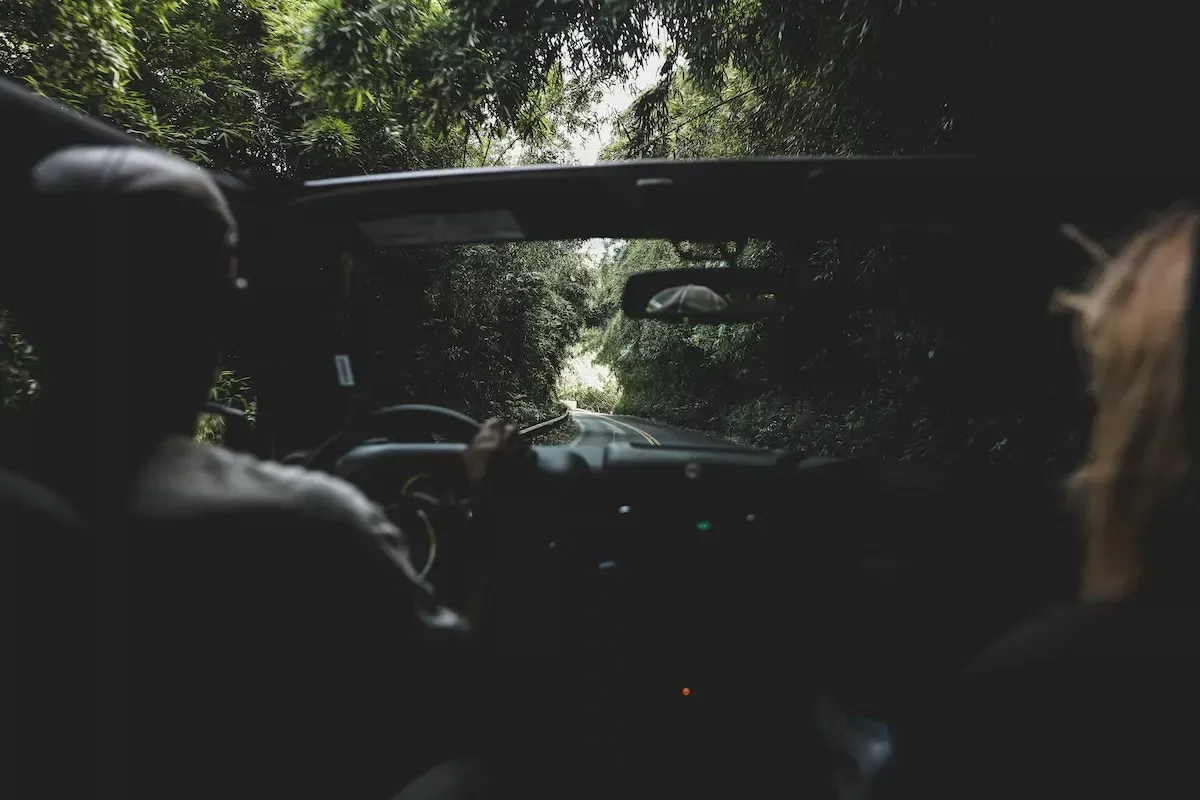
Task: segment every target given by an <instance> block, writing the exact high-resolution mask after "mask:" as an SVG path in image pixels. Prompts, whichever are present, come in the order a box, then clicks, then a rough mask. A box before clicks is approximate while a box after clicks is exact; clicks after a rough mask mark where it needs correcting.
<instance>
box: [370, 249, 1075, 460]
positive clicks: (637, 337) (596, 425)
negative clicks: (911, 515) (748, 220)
mask: <svg viewBox="0 0 1200 800" xmlns="http://www.w3.org/2000/svg"><path fill="white" fill-rule="evenodd" d="M738 244H739V247H737V248H726V249H725V250H724V251H723V250H722V249H721V248H717V247H709V246H703V245H699V244H697V243H678V242H671V241H665V240H653V239H638V240H598V239H596V240H587V241H555V242H532V243H500V244H473V245H461V246H452V247H447V246H443V247H420V248H404V249H400V250H394V251H390V252H389V253H386V254H383V253H381V254H377V255H376V256H374V257H372V258H371V259H369V262H370V266H369V267H368V269H369V275H370V278H369V283H370V287H371V288H370V291H369V293H368V295H369V303H368V305H369V310H368V312H367V319H369V329H370V333H369V337H368V338H369V340H370V342H371V353H370V357H369V359H368V361H367V363H368V365H369V366H368V367H367V369H368V374H369V378H368V379H369V383H370V386H371V394H372V400H373V402H374V403H375V404H376V405H385V404H391V403H397V402H426V403H437V404H441V405H445V406H448V407H450V408H454V409H457V410H461V411H464V412H466V413H468V414H471V415H472V416H475V417H477V418H480V419H482V418H486V417H489V416H503V417H507V418H509V419H512V420H514V421H516V422H517V423H519V424H520V425H521V426H523V427H529V426H533V425H535V424H536V423H541V422H546V421H550V420H554V419H556V418H559V417H561V416H562V415H563V414H564V412H567V411H570V412H572V413H571V416H569V417H568V418H567V419H565V420H563V421H562V422H555V423H553V424H551V425H548V426H546V427H545V428H544V429H539V430H537V431H536V432H534V433H532V436H533V438H534V440H535V441H536V442H539V443H558V444H596V443H601V444H603V443H608V442H620V441H630V442H634V443H639V444H645V445H662V446H671V445H689V446H694V445H710V446H731V445H737V446H747V447H760V448H785V449H792V450H799V451H802V452H805V453H811V454H822V455H837V456H847V455H868V456H878V457H882V458H889V459H913V458H919V459H923V460H924V459H931V460H954V459H957V458H961V457H963V456H965V455H967V454H968V453H981V454H983V455H984V456H985V457H986V458H988V459H990V460H1000V461H1014V460H1023V459H1031V460H1033V461H1035V462H1037V463H1039V464H1042V463H1045V462H1046V461H1047V460H1053V459H1061V460H1063V463H1068V462H1069V460H1070V458H1071V457H1073V455H1074V453H1075V446H1076V445H1077V443H1078V431H1079V430H1081V429H1082V426H1083V424H1084V423H1085V421H1086V420H1085V417H1084V416H1083V415H1082V414H1081V413H1080V406H1079V403H1078V401H1079V400H1080V396H1079V391H1078V370H1077V369H1076V368H1075V365H1074V363H1073V360H1072V356H1071V354H1070V349H1069V346H1066V345H1067V339H1066V335H1065V329H1062V328H1061V327H1056V323H1058V322H1060V321H1056V320H1055V319H1054V318H1052V317H1051V315H1050V314H1049V313H1048V311H1047V308H1048V306H1047V304H1046V301H1047V299H1048V297H1049V292H1050V290H1051V289H1052V288H1053V285H1052V284H1053V282H1054V280H1055V278H1056V277H1057V278H1061V279H1062V280H1064V281H1065V280H1069V276H1070V275H1071V274H1073V271H1076V270H1078V269H1079V268H1080V266H1081V262H1080V261H1079V260H1072V259H1066V260H1065V261H1062V263H1061V265H1060V269H1059V270H1058V271H1057V272H1056V271H1055V270H1052V269H1046V270H1044V273H1045V274H1043V275H1041V277H1040V279H1039V280H1029V279H1028V278H1026V279H1023V280H1022V281H1015V280H1014V281H1011V282H1010V286H1011V288H1009V289H1005V288H1004V287H1003V286H996V287H993V288H992V289H991V290H990V292H989V293H988V294H987V298H990V299H991V300H992V301H997V302H1000V301H1001V300H1002V298H1011V300H1009V301H1005V302H1009V306H1008V307H1001V308H998V309H993V308H992V306H990V305H989V302H988V300H987V298H985V297H984V296H982V295H980V294H979V293H978V291H977V290H971V289H970V288H969V287H972V286H974V285H975V282H974V280H972V278H971V275H972V274H975V275H979V274H987V273H988V271H989V270H990V269H993V268H998V266H999V262H1003V261H1004V259H1005V258H1006V257H1007V256H1006V253H1005V252H1004V248H998V247H997V245H996V244H995V243H994V242H991V241H990V237H989V236H987V235H982V234H970V235H968V234H965V233H963V232H959V231H954V230H948V229H915V230H903V231H891V232H887V233H881V234H879V235H877V236H870V237H858V238H855V239H837V240H807V241H789V240H783V239H753V240H750V241H747V242H742V243H738ZM985 245H986V246H985ZM735 249H736V257H735V258H734V259H733V260H732V263H733V264H734V265H735V266H734V267H730V266H729V264H730V263H731V261H730V260H724V259H721V258H719V257H714V255H713V254H716V255H717V256H719V255H720V254H721V253H722V252H725V253H733V252H734V250H735ZM1047 253H1048V262H1053V261H1054V259H1055V256H1056V254H1058V255H1060V254H1061V251H1060V250H1057V249H1056V250H1053V251H1047ZM698 254H699V255H698ZM1060 260H1061V259H1060ZM697 266H701V267H710V268H712V269H717V270H721V269H731V268H732V269H739V270H759V271H763V272H766V273H770V274H771V275H777V276H778V280H779V281H780V286H781V287H784V286H785V285H786V286H788V287H790V288H788V289H787V290H786V291H781V293H780V294H779V295H778V300H777V299H776V296H775V295H774V294H772V295H771V296H770V297H771V302H770V303H767V304H765V305H763V304H761V303H760V305H759V306H756V308H757V309H758V310H759V311H760V312H761V313H759V314H758V317H757V318H755V319H752V320H749V321H735V322H719V323H714V324H690V323H689V322H687V321H681V320H671V321H663V320H659V319H653V318H647V319H631V318H629V317H628V316H627V315H626V314H625V313H623V312H622V310H621V301H622V291H623V289H624V287H625V283H626V280H627V279H628V278H629V277H630V276H631V275H634V274H638V273H644V272H647V271H656V270H673V269H685V268H695V267H697ZM956 275H957V276H959V277H958V278H955V277H954V276H956ZM967 291H971V292H972V293H971V294H962V292H967ZM659 294H660V295H661V294H662V292H659ZM729 296H730V297H734V296H735V295H729ZM762 296H763V295H761V294H756V296H755V300H756V302H757V301H759V298H761V297H762ZM738 299H739V300H741V299H742V298H738ZM651 301H652V303H653V302H654V298H651ZM999 331H1003V333H1002V335H1000V336H999V337H997V335H996V334H997V333H998V332H999ZM1043 372H1045V373H1046V375H1047V377H1045V378H1040V379H1038V380H1039V382H1038V383H1037V384H1036V385H1035V386H1034V387H1033V388H1032V389H1030V388H1027V387H1030V381H1029V380H1027V379H1025V380H1018V377H1020V376H1025V378H1028V377H1031V376H1034V375H1040V374H1042V373H1043ZM609 415H612V416H609Z"/></svg>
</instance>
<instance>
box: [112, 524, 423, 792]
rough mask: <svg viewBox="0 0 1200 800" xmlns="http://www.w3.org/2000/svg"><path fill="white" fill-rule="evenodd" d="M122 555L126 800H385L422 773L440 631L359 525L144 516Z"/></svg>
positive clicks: (130, 529) (120, 600)
mask: <svg viewBox="0 0 1200 800" xmlns="http://www.w3.org/2000/svg"><path fill="white" fill-rule="evenodd" d="M117 552H118V560H119V563H120V565H121V566H120V568H119V569H120V571H121V574H120V575H119V577H118V576H114V577H116V578H117V579H116V580H115V581H114V583H116V584H117V585H119V587H120V588H121V591H120V594H119V597H118V603H119V604H120V607H121V609H122V610H121V612H120V617H121V619H122V620H123V621H124V628H123V630H122V631H121V634H120V642H121V645H120V646H121V649H122V652H123V653H124V655H123V656H122V657H123V659H124V661H125V666H124V669H122V670H121V674H122V678H123V680H122V683H121V685H120V686H119V692H120V693H121V695H122V696H123V697H124V698H125V699H124V707H125V709H126V712H127V716H126V721H127V727H126V732H127V735H128V737H129V738H128V740H127V742H126V743H125V745H124V747H125V751H126V753H127V754H128V756H130V757H131V759H130V758H127V759H126V760H125V761H126V763H125V769H126V775H127V777H128V778H129V779H130V780H132V781H134V782H135V785H134V786H132V787H131V788H130V793H131V794H136V795H138V796H146V797H150V796H154V797H165V796H172V797H175V798H179V797H180V796H181V795H182V796H185V797H206V798H210V797H216V796H220V797H224V798H229V797H242V796H246V797H251V796H254V797H264V796H271V797H290V798H297V797H300V798H304V797H314V798H316V797H341V798H354V797H386V796H389V795H390V794H392V793H394V792H395V791H396V790H398V789H399V788H400V787H401V786H403V785H404V783H405V782H406V781H407V780H409V779H411V777H413V776H415V775H416V774H419V772H420V771H422V770H423V769H428V767H429V766H431V764H432V762H431V760H430V759H432V758H433V757H434V756H435V755H437V754H430V755H429V757H428V758H426V757H425V756H423V755H422V753H421V747H422V746H423V742H424V741H425V739H426V738H427V737H428V734H429V731H428V730H427V729H426V727H427V721H428V720H429V718H430V716H431V715H432V714H436V709H432V708H427V707H422V700H424V699H426V695H428V694H429V692H427V691H426V689H427V687H428V684H427V682H428V681H429V680H430V678H431V675H432V674H433V672H436V671H437V670H440V669H442V668H441V667H440V666H437V665H435V664H433V663H432V662H431V661H430V659H429V656H430V654H431V652H434V651H437V648H430V647H427V646H425V642H427V641H428V637H429V636H432V635H436V633H435V632H432V631H430V630H428V629H427V628H426V627H425V626H423V625H421V624H420V621H419V619H418V617H417V615H416V614H415V613H414V609H415V607H416V605H417V604H418V603H419V602H420V598H417V597H414V596H413V594H414V589H413V587H412V586H410V585H409V584H407V583H406V582H405V581H404V580H402V579H401V576H400V575H399V574H398V571H397V569H396V568H395V565H394V564H392V563H391V562H390V561H389V560H388V558H387V556H386V555H385V554H384V552H383V551H382V549H380V548H379V547H378V546H377V545H376V544H375V543H374V542H373V541H372V540H371V538H370V537H369V536H366V535H365V534H364V533H363V532H362V531H361V530H359V529H357V528H356V527H354V526H353V525H351V524H349V523H348V522H346V521H345V520H344V519H339V518H338V517H337V516H336V515H331V516H322V514H321V513H320V512H319V510H315V509H308V508H305V509H301V508H289V507H287V506H281V505H266V504H263V505H254V504H242V505H240V506H238V507H220V506H214V507H210V508H205V509H191V510H187V511H184V510H176V511H171V512H165V513H155V514H151V515H146V516H143V517H141V518H139V519H138V520H135V521H133V522H131V523H130V525H129V526H128V528H127V534H126V536H125V537H124V538H123V539H122V541H121V542H120V544H119V549H118V551H117ZM435 721H436V720H435ZM410 762H411V763H410Z"/></svg>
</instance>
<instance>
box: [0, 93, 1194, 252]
mask: <svg viewBox="0 0 1200 800" xmlns="http://www.w3.org/2000/svg"><path fill="white" fill-rule="evenodd" d="M0 117H2V118H4V119H5V120H6V123H7V126H8V134H9V137H8V139H7V140H6V142H5V144H6V151H5V153H4V157H3V158H0V174H3V175H4V178H5V182H4V184H3V185H4V186H6V187H7V188H8V190H9V191H12V189H13V187H18V188H19V187H20V186H23V185H27V183H28V176H29V171H30V169H31V168H32V167H33V165H34V164H36V163H37V162H38V161H39V160H41V159H42V158H44V157H45V156H46V155H49V154H50V153H51V152H53V151H55V150H57V149H60V148H62V147H66V146H70V145H75V144H110V145H133V146H142V147H149V146H151V145H149V144H147V143H145V142H143V141H141V140H139V139H137V138H135V137H133V136H130V135H129V134H127V133H125V132H123V131H121V130H119V129H117V128H115V127H113V126H112V125H109V124H108V123H105V122H101V121H99V120H96V119H94V118H91V117H88V116H86V115H84V114H81V113H79V112H76V111H73V110H71V109H69V108H67V107H65V106H63V105H61V104H59V103H56V102H54V101H52V100H48V99H46V98H44V97H40V96H38V95H36V94H34V93H33V92H31V91H29V90H28V89H26V88H25V87H22V86H19V85H17V84H15V83H12V82H10V81H5V80H2V79H0ZM210 174H212V175H213V177H214V178H215V179H216V180H217V182H218V185H220V186H221V187H222V189H223V190H224V191H226V193H227V194H231V195H237V194H240V193H242V192H245V191H246V190H247V189H250V188H253V187H255V186H261V187H265V189H264V192H263V193H262V194H263V195H264V196H267V197H269V198H270V205H275V204H276V203H278V204H280V205H285V206H292V207H296V208H298V209H304V210H305V211H307V212H309V213H312V214H315V215H317V216H318V217H320V218H321V219H322V220H323V221H326V222H329V223H332V224H335V225H336V224H345V225H348V226H353V227H355V228H357V229H358V231H359V233H360V234H361V235H363V236H364V237H365V238H366V239H367V240H368V241H369V242H370V243H371V244H372V245H374V246H376V247H382V248H388V247H408V246H412V245H422V244H449V243H467V242H479V241H526V240H528V241H537V240H551V239H590V238H663V239H677V240H681V239H693V240H696V239H708V240H738V239H744V238H751V237H763V238H765V237H784V238H809V237H812V236H819V237H822V238H825V237H834V236H838V235H853V234H856V233H861V232H868V233H869V232H875V231H878V230H879V228H880V227H881V226H889V225H901V226H903V225H970V226H977V225H979V224H981V222H983V223H995V224H1001V225H1005V224H1007V225H1022V224H1026V225H1041V224H1050V225H1055V226H1057V225H1058V224H1061V223H1062V222H1068V221H1069V222H1073V223H1076V224H1083V223H1089V222H1097V223H1109V222H1114V221H1117V220H1127V219H1129V218H1130V217H1133V216H1136V215H1138V214H1140V213H1142V212H1145V211H1149V210H1156V209H1161V208H1163V207H1165V206H1166V205H1169V204H1171V203H1172V202H1175V201H1177V200H1178V199H1179V198H1181V197H1188V196H1196V195H1197V194H1200V171H1197V167H1196V166H1195V165H1191V164H1190V163H1189V164H1188V165H1187V166H1180V165H1179V164H1176V163H1173V162H1163V161H1160V162H1150V161H1148V160H1146V159H1143V158H1133V157H1117V156H1114V157H1113V158H1111V159H1107V160H1105V161H1103V162H1097V161H1094V160H1093V161H1087V162H1072V161H1070V160H1065V159H1063V158H1061V157H1056V158H1055V159H1053V160H1049V159H1048V160H1045V161H1038V160H1036V159H1028V158H1023V159H1009V158H1004V157H937V156H864V157H782V158H752V159H728V160H710V161H674V160H645V161H633V162H617V163H601V164H596V165H591V166H559V165H543V166H518V167H498V168H489V169H456V170H435V171H424V172H402V173H391V174H382V175H365V176H352V177H345V178H332V179H323V180H312V181H307V182H300V181H292V182H288V181H278V180H277V179H274V178H270V179H263V180H262V181H256V180H255V179H253V178H252V177H251V178H248V179H243V178H241V177H234V176H230V175H225V174H220V173H210ZM231 199H232V198H231ZM236 205H237V203H236V201H235V207H236Z"/></svg>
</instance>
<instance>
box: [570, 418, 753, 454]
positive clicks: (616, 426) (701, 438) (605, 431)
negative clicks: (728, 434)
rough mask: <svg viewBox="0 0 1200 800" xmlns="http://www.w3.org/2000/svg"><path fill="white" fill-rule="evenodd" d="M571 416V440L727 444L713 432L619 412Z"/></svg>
mask: <svg viewBox="0 0 1200 800" xmlns="http://www.w3.org/2000/svg"><path fill="white" fill-rule="evenodd" d="M571 418H572V419H574V420H575V422H576V423H577V424H578V425H579V437H578V438H577V439H576V440H575V441H574V442H573V444H611V443H613V442H636V443H641V444H645V445H666V446H668V447H671V446H675V447H730V446H731V444H730V443H729V442H727V441H725V440H724V439H719V438H717V437H715V436H707V435H705V434H703V433H696V432H694V431H685V430H683V429H682V428H675V427H672V426H670V425H660V424H658V423H655V422H651V421H650V420H648V419H642V418H641V417H630V416H625V415H623V414H600V413H596V412H592V411H572V412H571Z"/></svg>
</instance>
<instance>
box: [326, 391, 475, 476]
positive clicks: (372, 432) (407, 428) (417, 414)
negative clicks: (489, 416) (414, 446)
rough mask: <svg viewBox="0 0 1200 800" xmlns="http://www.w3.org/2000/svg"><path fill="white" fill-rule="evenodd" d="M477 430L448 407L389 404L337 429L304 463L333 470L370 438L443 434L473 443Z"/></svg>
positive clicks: (466, 442) (400, 437) (465, 417)
mask: <svg viewBox="0 0 1200 800" xmlns="http://www.w3.org/2000/svg"><path fill="white" fill-rule="evenodd" d="M478 431H479V423H478V422H476V421H475V420H473V419H471V418H470V417H468V416H467V415H466V414H462V413H459V412H458V411H453V410H451V409H449V408H442V407H441V406H430V405H415V404H405V405H398V406H387V407H385V408H380V409H377V410H375V411H372V412H371V413H370V414H368V415H367V416H366V417H365V418H363V419H362V420H360V421H358V422H351V423H350V424H349V425H348V426H346V428H344V429H343V430H341V431H338V432H337V433H336V434H334V435H333V437H332V438H330V439H329V440H327V441H326V442H325V443H324V444H322V445H321V446H320V447H318V448H317V449H316V450H314V451H313V453H312V455H310V456H309V457H308V458H307V459H306V460H305V462H304V466H305V467H307V468H308V469H315V470H320V471H322V472H330V473H332V472H333V470H334V467H336V466H337V462H338V460H339V459H341V457H342V456H344V455H346V454H347V453H349V452H350V451H351V450H353V449H354V448H356V447H358V446H359V445H360V444H362V443H363V442H366V441H368V440H370V439H391V440H405V439H412V438H415V437H422V436H426V435H428V434H430V433H441V434H444V435H445V436H447V437H448V438H449V439H451V440H452V441H456V442H462V443H463V444H470V443H471V440H472V439H474V438H475V434H476V433H477V432H478Z"/></svg>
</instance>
